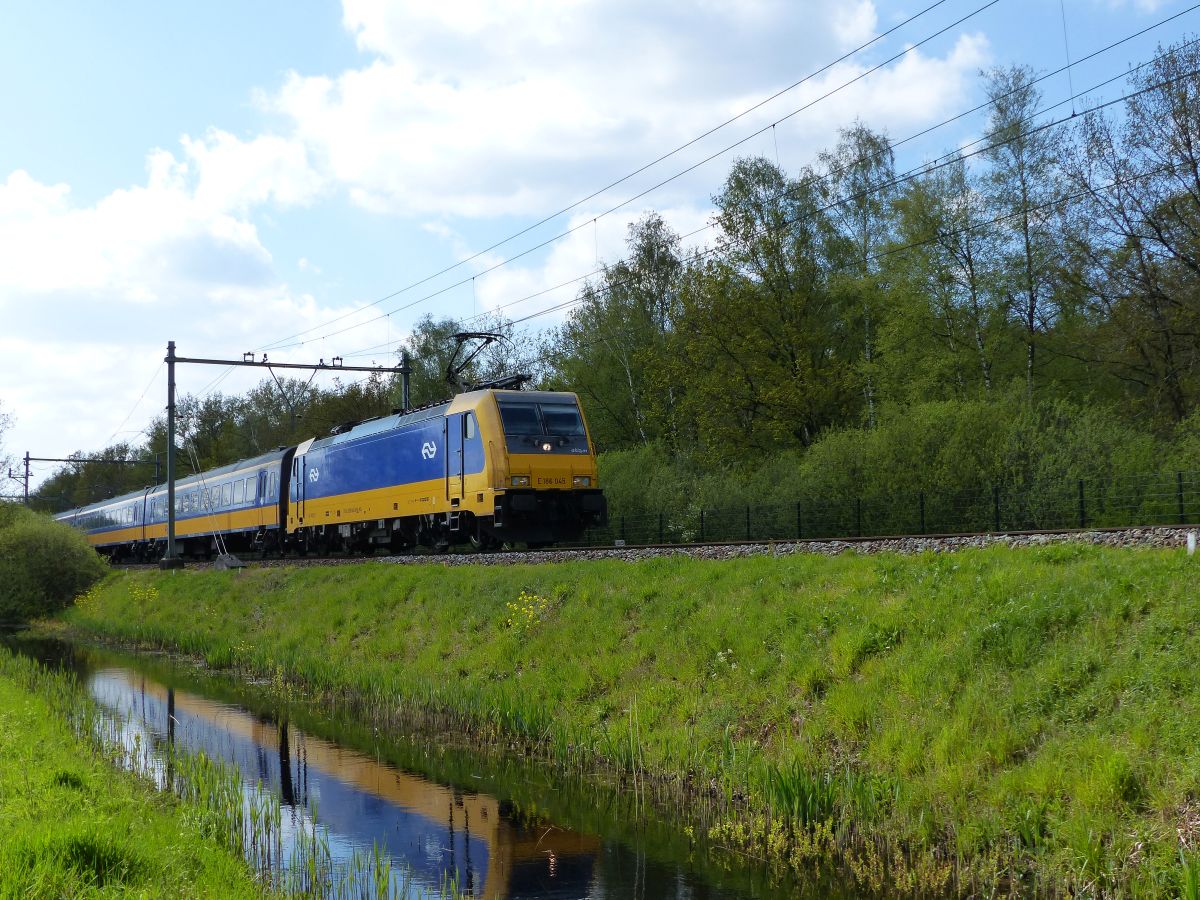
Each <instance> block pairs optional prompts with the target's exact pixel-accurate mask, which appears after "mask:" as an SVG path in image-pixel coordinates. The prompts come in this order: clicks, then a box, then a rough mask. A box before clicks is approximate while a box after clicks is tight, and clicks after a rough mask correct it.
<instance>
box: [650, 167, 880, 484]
mask: <svg viewBox="0 0 1200 900" xmlns="http://www.w3.org/2000/svg"><path fill="white" fill-rule="evenodd" d="M815 183H816V178H815V176H813V174H812V173H811V172H806V173H803V174H802V175H801V177H800V178H799V180H797V181H790V180H788V179H787V178H786V176H785V175H784V174H783V172H781V171H780V170H779V168H778V167H777V166H776V165H775V164H774V163H771V162H768V161H767V160H764V159H745V160H739V161H738V162H737V163H735V164H734V166H733V170H732V171H731V172H730V175H729V177H728V179H727V180H726V182H725V187H724V189H723V190H722V192H721V193H720V194H719V195H717V196H716V197H715V198H714V201H715V203H716V206H717V216H716V224H717V225H718V227H719V228H720V233H719V235H718V238H717V250H718V253H717V255H716V256H714V257H713V258H712V259H710V260H708V261H706V262H705V263H704V264H703V265H696V266H692V267H690V268H689V269H688V271H687V274H686V277H685V279H684V285H683V288H682V290H681V294H680V315H679V325H678V328H677V329H676V340H675V341H674V342H673V353H672V354H671V358H670V367H669V369H668V372H667V374H668V376H669V377H672V378H674V379H675V380H676V383H677V384H682V385H685V386H686V388H685V390H684V412H685V414H686V416H687V417H688V418H689V419H690V420H691V421H692V422H694V423H695V428H696V431H697V434H698V440H699V444H700V449H701V451H702V453H703V454H704V455H706V456H707V457H709V458H712V459H719V460H728V459H731V458H738V457H743V456H745V455H747V453H750V454H754V453H762V452H766V451H769V450H773V449H777V448H779V447H794V446H796V445H802V446H803V445H807V444H809V443H811V442H812V441H813V440H814V439H815V438H816V436H817V435H818V434H819V433H820V432H821V431H822V430H823V429H824V428H826V427H828V426H829V425H831V424H833V423H834V422H837V421H839V420H840V419H842V418H843V417H845V416H846V415H848V414H851V413H852V412H853V411H854V410H855V409H856V408H857V406H858V401H857V400H856V394H859V389H860V388H861V383H860V379H859V378H858V376H857V373H856V364H857V360H858V351H857V342H858V341H857V335H856V334H854V333H853V332H852V331H851V330H850V329H848V328H847V326H846V320H847V311H846V310H845V309H844V307H842V306H841V305H839V301H838V298H837V297H835V295H834V294H833V293H832V292H831V291H830V289H829V264H828V245H829V243H830V241H831V240H832V239H833V238H834V234H833V230H832V228H831V226H830V223H829V222H828V220H827V219H826V217H825V216H824V215H823V214H822V213H821V207H822V202H821V197H820V196H819V195H818V194H817V192H816V190H815V188H814V184H815Z"/></svg>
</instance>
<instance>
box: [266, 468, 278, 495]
mask: <svg viewBox="0 0 1200 900" xmlns="http://www.w3.org/2000/svg"><path fill="white" fill-rule="evenodd" d="M278 484H279V476H278V475H276V474H275V473H274V472H272V473H271V477H270V479H269V480H268V481H267V499H268V500H274V499H275V488H276V487H277V486H278Z"/></svg>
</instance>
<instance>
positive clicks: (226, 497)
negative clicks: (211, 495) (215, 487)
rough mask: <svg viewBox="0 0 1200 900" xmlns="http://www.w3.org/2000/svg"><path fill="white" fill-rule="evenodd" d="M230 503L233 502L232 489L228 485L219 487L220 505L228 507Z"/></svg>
mask: <svg viewBox="0 0 1200 900" xmlns="http://www.w3.org/2000/svg"><path fill="white" fill-rule="evenodd" d="M239 483H240V482H239ZM232 502H234V499H233V488H232V487H231V486H230V485H228V484H226V485H223V486H222V487H221V505H222V506H228V505H229V504H230V503H232Z"/></svg>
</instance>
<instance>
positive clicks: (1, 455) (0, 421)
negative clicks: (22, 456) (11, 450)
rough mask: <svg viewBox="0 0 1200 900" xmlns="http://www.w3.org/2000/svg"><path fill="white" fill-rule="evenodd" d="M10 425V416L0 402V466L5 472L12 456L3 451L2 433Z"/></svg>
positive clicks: (10, 463)
mask: <svg viewBox="0 0 1200 900" xmlns="http://www.w3.org/2000/svg"><path fill="white" fill-rule="evenodd" d="M11 427H12V416H10V415H8V414H7V413H6V412H5V411H4V404H3V403H0V468H3V469H4V471H5V472H6V473H7V471H8V467H9V466H11V465H12V457H11V456H8V455H6V454H5V452H4V434H5V432H7V431H8V429H9V428H11Z"/></svg>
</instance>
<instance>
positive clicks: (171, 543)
mask: <svg viewBox="0 0 1200 900" xmlns="http://www.w3.org/2000/svg"><path fill="white" fill-rule="evenodd" d="M159 566H160V567H162V568H164V569H181V568H183V560H182V559H180V558H179V555H178V554H177V553H176V552H175V342H174V341H167V555H166V556H164V557H163V558H162V560H161V561H160V562H159Z"/></svg>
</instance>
